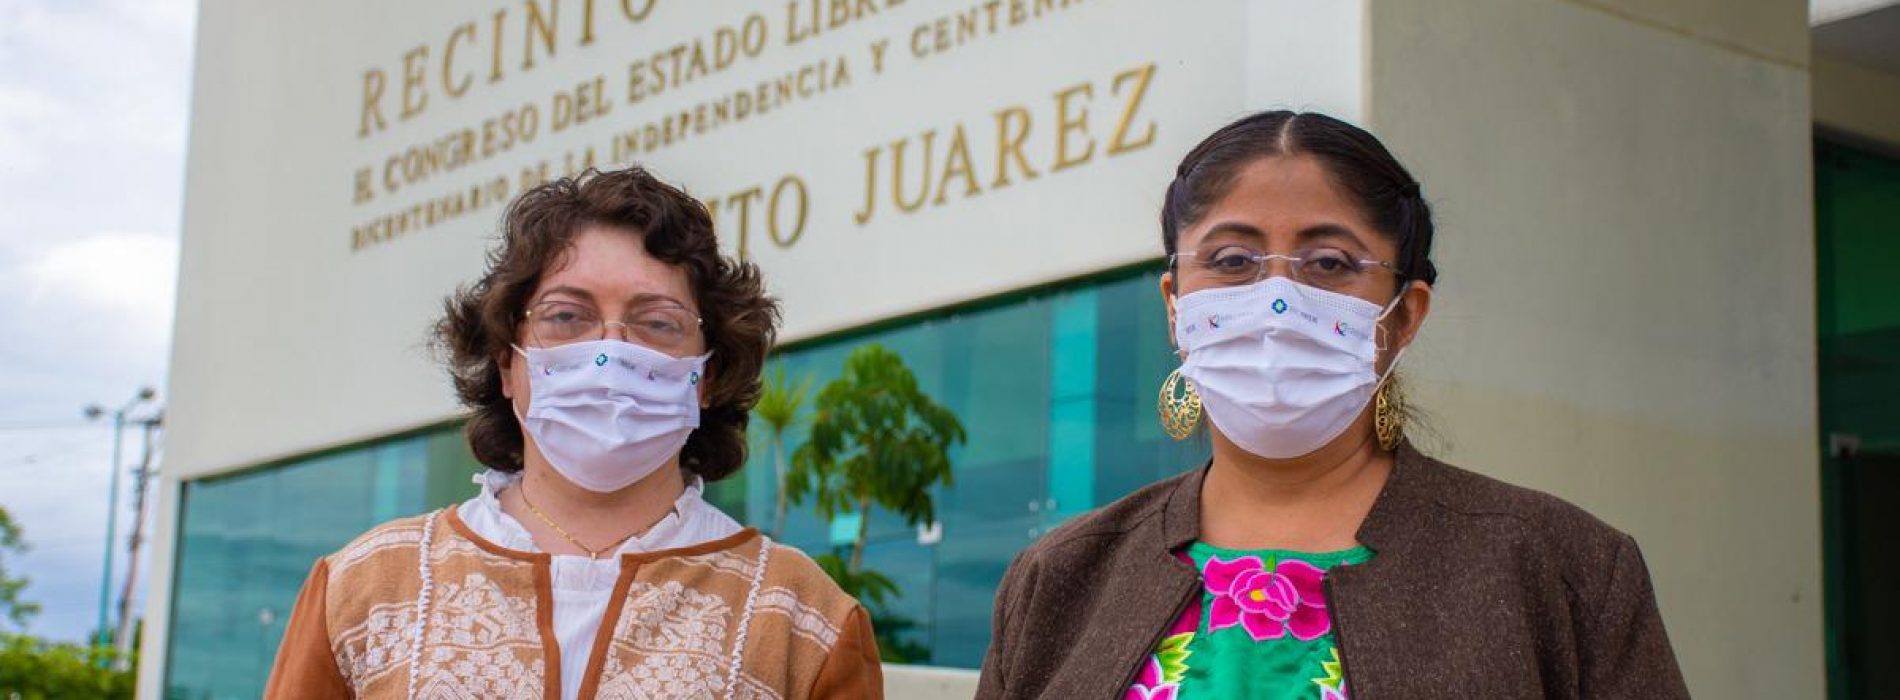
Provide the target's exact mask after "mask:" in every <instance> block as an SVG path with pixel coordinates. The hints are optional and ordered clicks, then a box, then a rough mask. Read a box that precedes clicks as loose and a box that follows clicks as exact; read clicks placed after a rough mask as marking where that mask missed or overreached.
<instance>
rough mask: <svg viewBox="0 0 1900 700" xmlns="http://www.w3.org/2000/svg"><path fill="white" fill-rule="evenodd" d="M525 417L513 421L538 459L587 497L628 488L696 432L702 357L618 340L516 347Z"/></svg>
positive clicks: (675, 453)
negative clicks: (525, 392) (523, 375)
mask: <svg viewBox="0 0 1900 700" xmlns="http://www.w3.org/2000/svg"><path fill="white" fill-rule="evenodd" d="M515 351H516V352H518V353H521V356H522V357H524V358H526V359H527V364H528V366H527V370H528V388H529V400H528V412H527V414H526V415H522V414H520V413H517V414H516V417H517V418H519V419H520V420H521V426H522V428H523V429H525V430H527V431H528V435H529V436H530V437H533V438H534V444H535V445H536V446H537V447H539V448H540V449H541V455H542V456H544V457H546V458H547V459H548V464H549V465H551V466H553V467H554V470H555V471H557V472H560V473H561V476H564V477H567V480H568V481H571V482H574V484H575V485H577V486H580V487H581V488H584V489H587V490H589V491H598V492H601V493H607V492H612V491H618V490H620V489H623V488H626V487H628V486H630V485H632V484H633V483H634V482H637V481H639V480H641V479H644V478H646V477H647V475H649V474H652V473H653V472H655V471H658V470H659V468H660V467H662V466H665V465H666V463H667V462H668V461H670V460H672V459H673V458H674V457H675V456H677V455H678V454H679V452H680V448H682V447H685V446H686V437H687V436H688V435H691V434H692V432H693V429H694V428H697V427H699V379H700V375H701V373H703V372H704V371H705V369H706V358H708V357H711V355H710V354H707V355H700V356H698V357H684V358H676V357H672V356H669V355H666V354H665V353H661V352H658V351H655V350H650V349H648V348H644V347H641V346H639V345H635V344H633V343H627V342H622V341H618V340H595V341H588V342H584V343H573V344H569V345H563V346H561V347H558V348H525V349H524V348H521V347H519V346H517V347H516V348H515Z"/></svg>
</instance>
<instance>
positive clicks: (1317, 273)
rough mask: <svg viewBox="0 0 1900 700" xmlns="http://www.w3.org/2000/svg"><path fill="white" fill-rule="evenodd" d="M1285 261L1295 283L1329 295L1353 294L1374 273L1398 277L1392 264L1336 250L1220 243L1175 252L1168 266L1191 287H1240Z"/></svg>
mask: <svg viewBox="0 0 1900 700" xmlns="http://www.w3.org/2000/svg"><path fill="white" fill-rule="evenodd" d="M1274 260H1284V261H1286V265H1287V271H1288V275H1287V276H1288V277H1290V278H1292V280H1293V281H1294V282H1298V283H1300V284H1304V285H1307V286H1310V287H1318V288H1320V289H1324V290H1327V291H1330V292H1352V291H1355V290H1359V289H1362V288H1363V286H1364V285H1365V284H1366V283H1367V282H1369V281H1370V278H1371V277H1372V273H1373V271H1374V270H1378V269H1381V268H1383V269H1386V270H1390V271H1391V272H1392V274H1394V275H1397V274H1399V269H1398V268H1397V267H1394V266H1393V265H1392V263H1389V262H1385V261H1382V260H1370V259H1365V258H1360V257H1358V256H1355V255H1353V254H1351V253H1348V252H1346V251H1344V250H1340V249H1338V248H1326V247H1315V248H1302V249H1300V250H1296V251H1293V254H1292V255H1280V254H1277V253H1263V252H1260V251H1258V250H1255V249H1253V248H1250V247H1248V246H1244V245H1238V244H1232V243H1227V244H1220V245H1215V246H1211V247H1209V248H1206V249H1203V250H1199V251H1185V252H1180V253H1175V254H1174V255H1172V256H1170V257H1169V258H1168V266H1169V267H1170V268H1174V267H1176V266H1177V265H1178V266H1180V268H1179V269H1181V273H1180V274H1181V275H1182V281H1183V282H1184V283H1186V282H1193V284H1192V285H1190V286H1194V287H1239V286H1243V285H1249V284H1253V283H1255V282H1259V281H1260V280H1262V279H1264V278H1266V276H1267V273H1268V270H1269V267H1270V263H1272V262H1273V261H1274Z"/></svg>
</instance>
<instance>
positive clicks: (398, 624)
mask: <svg viewBox="0 0 1900 700" xmlns="http://www.w3.org/2000/svg"><path fill="white" fill-rule="evenodd" d="M549 565H550V557H549V555H547V554H544V553H531V552H521V551H515V550H509V549H503V548H501V547H500V546H497V545H495V544H493V543H491V542H488V541H486V540H483V539H482V538H480V537H479V536H477V535H476V534H475V533H474V532H473V531H471V530H469V528H468V527H467V526H466V525H465V524H463V523H462V521H461V520H460V518H458V517H457V516H456V514H455V511H454V509H448V510H443V511H439V512H437V513H432V514H430V515H425V516H417V517H414V518H406V519H402V520H397V521H393V522H390V523H388V524H385V525H382V526H380V527H377V528H376V529H374V530H371V531H369V532H368V533H365V534H364V535H363V536H362V537H359V538H357V540H356V541H354V542H351V543H350V544H349V545H348V546H345V547H344V548H343V549H342V550H341V551H338V552H336V553H335V554H331V555H330V556H327V557H324V558H322V559H320V560H318V561H317V564H316V566H315V567H314V568H313V569H311V571H310V577H309V579H308V580H306V581H305V582H304V587H303V592H302V594H301V595H300V596H299V597H298V600H297V606H296V609H295V610H293V611H292V612H291V619H290V623H289V625H288V627H287V628H286V629H285V630H284V641H283V646H282V647H281V648H279V650H278V652H277V663H276V665H275V667H274V668H272V670H271V678H270V684H269V686H268V687H267V688H266V690H265V693H264V695H265V697H266V698H272V699H278V698H284V699H289V698H295V699H297V700H303V699H305V698H410V697H413V698H542V697H545V698H559V697H560V696H561V692H560V688H561V687H562V684H564V683H579V684H580V697H581V698H583V699H587V698H612V699H619V698H628V699H632V698H643V699H644V698H728V697H731V698H758V699H767V698H771V699H779V698H784V699H787V700H792V699H802V698H816V699H831V698H881V697H883V680H882V674H881V671H880V666H879V664H878V655H877V645H876V642H875V641H874V640H873V637H872V632H871V623H870V619H869V617H868V616H867V615H866V613H865V611H864V609H863V608H862V607H861V606H859V605H858V603H857V601H855V600H853V599H852V598H851V597H850V596H847V595H845V594H844V593H843V592H842V591H840V590H839V589H838V587H837V586H836V585H835V584H833V583H832V582H831V580H830V579H829V578H827V577H826V576H825V574H824V572H823V571H821V570H820V569H819V568H818V566H817V565H816V564H815V563H813V562H812V561H811V559H809V558H807V557H806V556H805V555H804V554H803V553H801V552H799V551H798V550H795V549H792V548H789V547H784V546H781V545H778V544H773V543H769V541H768V540H766V539H765V538H763V537H761V536H760V535H759V533H758V532H757V531H756V530H751V529H747V530H745V531H742V532H740V533H738V534H735V535H733V536H731V537H727V538H724V539H720V540H714V541H712V542H706V543H703V544H700V545H695V546H693V547H687V548H683V549H672V550H664V551H658V552H648V553H642V554H626V555H622V557H621V571H620V578H619V580H618V582H617V583H616V584H615V586H614V595H613V601H615V602H612V603H609V605H608V607H607V612H606V616H605V617H604V618H603V619H602V620H601V625H600V634H599V635H598V636H597V637H596V638H595V640H594V644H593V649H592V650H591V654H590V659H591V660H590V661H589V662H588V666H587V672H586V674H585V675H584V676H583V677H581V678H562V677H560V676H561V664H560V656H559V655H560V654H562V653H572V652H569V651H568V650H563V649H559V648H558V645H557V644H556V643H555V641H554V639H555V637H554V610H553V606H552V601H553V592H552V590H551V587H550V586H551V584H550V581H551V576H550V572H549ZM425 581H427V582H428V585H427V586H426V588H425V586H424V582H425ZM418 611H420V613H419V612H418ZM419 617H420V618H422V619H425V620H426V621H427V624H426V625H420V629H421V631H422V633H421V635H420V637H418V635H417V630H418V627H419V626H418V624H417V620H418V618H419ZM418 642H420V644H418ZM734 671H736V674H735V673H734Z"/></svg>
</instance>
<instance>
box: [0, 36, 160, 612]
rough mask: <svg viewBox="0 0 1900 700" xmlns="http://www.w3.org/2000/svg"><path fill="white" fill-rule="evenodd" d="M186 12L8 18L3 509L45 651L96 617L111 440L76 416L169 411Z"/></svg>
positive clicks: (2, 68) (2, 137) (0, 288)
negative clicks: (139, 401)
mask: <svg viewBox="0 0 1900 700" xmlns="http://www.w3.org/2000/svg"><path fill="white" fill-rule="evenodd" d="M195 8H196V3H195V2H194V1H193V0H0V300H4V301H0V507H4V508H6V509H7V510H8V511H10V512H12V513H13V515H14V518H15V519H16V520H17V521H18V522H19V523H20V524H21V525H22V526H23V528H24V529H25V531H26V539H27V540H28V542H29V543H30V544H31V546H32V550H31V551H30V552H29V553H27V554H26V555H25V556H24V557H21V558H18V560H17V561H16V560H15V558H12V557H8V558H7V560H6V561H7V568H8V569H9V571H19V572H21V573H24V574H25V575H26V576H28V577H29V578H31V580H32V584H31V585H30V586H29V587H28V588H27V589H26V592H25V597H26V598H28V599H30V600H33V601H35V602H39V603H41V604H42V605H44V606H45V608H46V610H45V612H43V613H42V614H41V615H40V616H39V617H38V618H37V619H36V620H34V621H33V623H32V624H31V626H30V627H29V628H28V630H29V631H30V632H32V633H35V634H39V635H43V636H48V637H54V638H60V639H75V640H76V639H80V638H83V637H84V636H85V635H86V634H88V632H89V631H90V630H91V629H92V627H93V623H94V617H95V615H96V612H97V602H98V590H99V589H98V587H99V576H100V563H101V561H100V560H101V555H102V549H101V548H102V547H103V546H104V540H105V516H106V509H107V507H106V494H107V492H108V489H107V475H108V473H109V472H108V463H109V462H110V461H111V457H110V451H111V442H112V431H111V428H110V425H109V423H110V421H109V420H108V421H104V422H103V423H93V424H88V423H87V422H86V420H85V419H84V417H83V416H82V415H81V412H82V410H83V409H84V408H85V406H87V405H88V404H94V403H97V404H104V405H107V406H117V405H120V404H123V403H124V402H125V401H126V400H127V399H129V398H131V397H132V396H134V395H135V394H136V393H137V391H138V389H139V387H141V386H146V385H150V386H153V387H155V388H158V389H159V390H160V392H161V395H160V401H162V400H163V390H164V388H165V368H166V365H167V357H168V353H169V349H170V345H171V319H172V293H173V287H174V282H175V279H176V270H177V264H178V226H179V220H180V212H179V205H180V201H181V192H182V188H183V179H184V145H185V132H186V122H187V107H188V105H189V102H190V99H189V98H190V84H191V41H192V25H193V22H194V16H195ZM140 415H143V413H141V414H140ZM137 438H138V436H137V433H136V432H128V433H127V449H126V452H127V456H126V461H127V462H131V461H133V460H135V459H136V458H137V457H138V452H139V450H138V440H137ZM128 481H129V480H128ZM128 490H129V483H128ZM127 501H129V499H127ZM129 519H130V518H129V517H128V515H127V514H122V515H121V517H120V522H121V523H122V524H123V525H126V526H127V527H128V528H129V523H127V522H126V521H128V520H129ZM122 529H124V528H122ZM120 545H121V546H123V540H122V539H121V540H120ZM115 568H116V569H117V570H118V573H119V574H120V575H123V573H124V571H125V566H124V552H123V550H121V551H120V553H119V560H118V562H116V563H115ZM114 595H115V596H116V595H117V587H116V586H115V587H114Z"/></svg>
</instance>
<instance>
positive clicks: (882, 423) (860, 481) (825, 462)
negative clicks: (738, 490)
mask: <svg viewBox="0 0 1900 700" xmlns="http://www.w3.org/2000/svg"><path fill="white" fill-rule="evenodd" d="M816 408H817V415H816V417H815V418H814V419H813V420H812V425H811V436H810V438H808V439H807V440H806V441H805V444H803V445H800V446H799V448H798V450H797V451H796V452H794V453H793V454H792V469H791V472H790V473H789V474H787V475H786V479H785V491H786V492H787V494H788V495H789V496H790V497H791V500H792V502H793V503H795V504H803V503H804V499H805V496H806V495H811V496H812V497H813V500H814V501H815V502H816V503H815V504H816V506H817V509H818V514H819V516H821V517H823V518H825V519H826V520H830V519H832V518H833V517H835V516H836V515H837V514H838V513H841V512H845V513H857V514H858V518H859V519H858V535H857V539H856V541H854V542H853V543H852V545H851V563H850V567H849V571H850V572H851V573H857V572H858V571H859V570H860V569H861V568H862V565H863V562H864V544H865V535H866V532H867V529H866V528H867V526H868V524H869V523H870V510H871V505H872V504H876V505H879V506H883V507H884V508H885V509H887V510H890V511H891V512H894V513H896V514H898V515H899V516H902V517H903V518H904V520H905V522H906V523H908V524H910V525H911V526H916V525H918V524H921V523H929V522H934V521H936V518H937V511H936V504H935V503H934V502H933V501H932V500H931V497H930V489H931V488H932V487H934V486H936V485H938V484H943V485H945V486H948V485H950V483H951V476H950V446H951V445H953V444H962V443H963V442H964V440H965V439H966V438H965V435H964V432H963V424H962V423H961V422H959V421H958V420H957V417H956V414H954V413H951V411H950V409H948V408H945V407H944V406H943V405H942V404H939V403H937V402H936V400H935V399H932V398H930V396H928V395H926V394H925V393H924V392H923V391H922V390H920V389H918V388H917V376H916V375H914V374H912V373H911V371H910V368H908V367H905V366H904V358H902V357H899V356H898V355H897V353H895V352H892V351H891V350H890V349H888V348H885V347H884V346H882V345H877V344H875V343H874V344H870V345H865V346H863V347H859V348H858V349H856V350H853V351H851V354H850V355H849V356H846V357H845V360H844V373H843V374H842V375H840V376H839V377H838V378H837V379H835V380H833V381H832V382H831V383H830V384H826V385H825V388H824V390H823V391H820V392H819V393H818V399H817V402H816Z"/></svg>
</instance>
